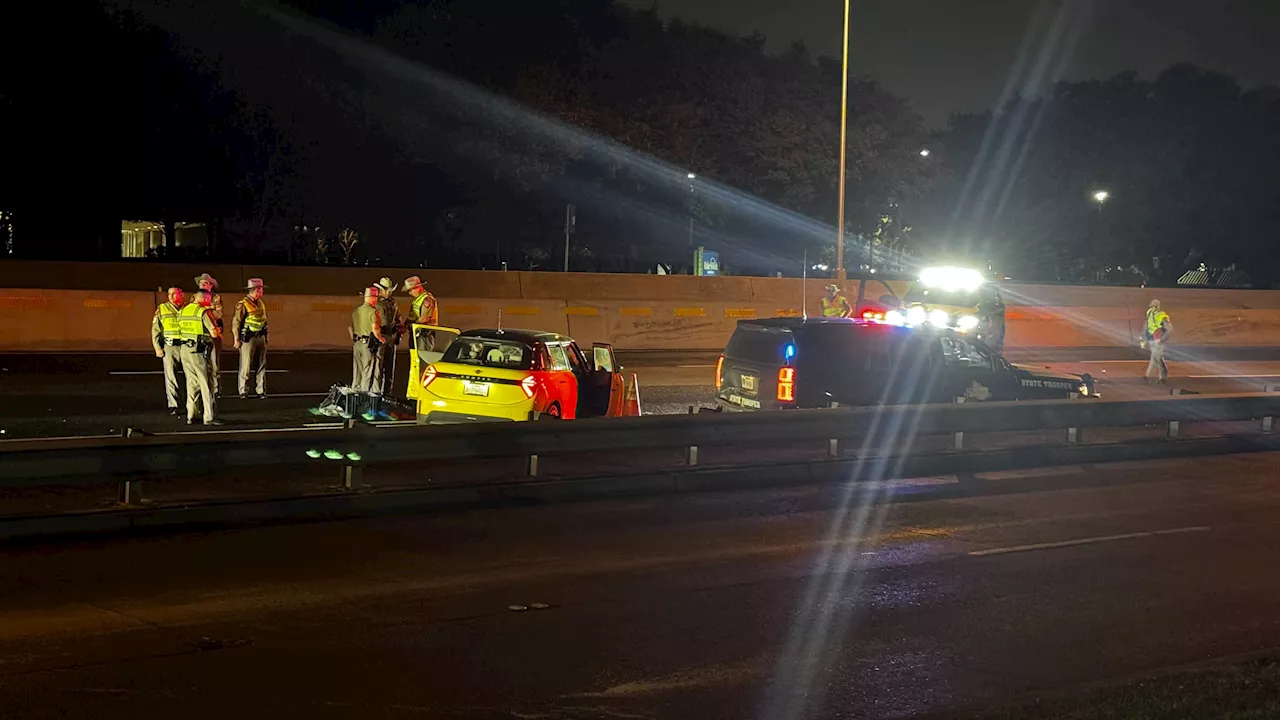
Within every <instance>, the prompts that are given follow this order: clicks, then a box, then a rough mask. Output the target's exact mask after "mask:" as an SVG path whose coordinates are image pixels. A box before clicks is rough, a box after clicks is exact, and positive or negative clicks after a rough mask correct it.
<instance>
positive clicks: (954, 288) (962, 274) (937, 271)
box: [920, 266, 983, 292]
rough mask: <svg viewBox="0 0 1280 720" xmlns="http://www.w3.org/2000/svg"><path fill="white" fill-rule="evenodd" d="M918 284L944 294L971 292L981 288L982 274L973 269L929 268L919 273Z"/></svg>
mask: <svg viewBox="0 0 1280 720" xmlns="http://www.w3.org/2000/svg"><path fill="white" fill-rule="evenodd" d="M920 282H922V283H924V284H925V285H926V286H928V287H931V288H935V289H938V290H942V291H944V292H973V291H974V290H977V289H978V288H979V287H981V286H982V283H983V280H982V273H980V272H978V271H977V270H974V269H973V268H962V267H950V266H947V267H930V268H925V269H924V270H922V271H921V272H920Z"/></svg>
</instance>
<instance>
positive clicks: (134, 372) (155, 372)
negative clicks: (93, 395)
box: [107, 370, 289, 375]
mask: <svg viewBox="0 0 1280 720" xmlns="http://www.w3.org/2000/svg"><path fill="white" fill-rule="evenodd" d="M238 372H239V370H223V371H222V374H223V375H235V374H236V373H238ZM267 372H269V373H287V372H289V371H288V370H268V371H267ZM107 374H108V375H163V374H164V371H163V370H112V371H111V372H109V373H107Z"/></svg>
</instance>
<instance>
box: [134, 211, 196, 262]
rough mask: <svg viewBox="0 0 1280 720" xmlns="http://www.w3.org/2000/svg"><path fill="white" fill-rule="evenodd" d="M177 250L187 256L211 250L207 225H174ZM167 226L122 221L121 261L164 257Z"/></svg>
mask: <svg viewBox="0 0 1280 720" xmlns="http://www.w3.org/2000/svg"><path fill="white" fill-rule="evenodd" d="M174 230H175V232H174V234H175V235H176V236H177V237H175V238H174V243H173V245H174V247H175V248H181V249H182V251H183V252H184V254H192V253H199V252H201V251H203V250H204V249H205V248H207V247H209V232H208V230H207V229H206V228H205V226H204V223H188V222H180V223H175V224H174ZM164 246H165V242H164V223H162V222H159V221H156V220H121V221H120V257H126V258H144V257H155V256H156V255H159V254H163V248H164Z"/></svg>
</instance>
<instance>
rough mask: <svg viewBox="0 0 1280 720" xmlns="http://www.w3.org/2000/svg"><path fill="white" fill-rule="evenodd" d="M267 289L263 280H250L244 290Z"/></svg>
mask: <svg viewBox="0 0 1280 720" xmlns="http://www.w3.org/2000/svg"><path fill="white" fill-rule="evenodd" d="M265 287H266V285H263V284H262V278H249V283H248V284H247V285H245V286H244V289H245V290H253V289H255V288H265Z"/></svg>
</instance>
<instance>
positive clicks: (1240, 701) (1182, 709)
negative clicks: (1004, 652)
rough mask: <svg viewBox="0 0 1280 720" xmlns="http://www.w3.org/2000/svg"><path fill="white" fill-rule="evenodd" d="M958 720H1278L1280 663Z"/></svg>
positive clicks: (1222, 668) (1181, 676)
mask: <svg viewBox="0 0 1280 720" xmlns="http://www.w3.org/2000/svg"><path fill="white" fill-rule="evenodd" d="M953 717H957V718H967V719H970V720H1029V719H1033V718H1054V720H1202V719H1203V720H1209V719H1210V718H1212V719H1213V720H1264V719H1265V720H1272V719H1274V718H1280V658H1277V657H1272V658H1267V659H1262V660H1253V661H1249V662H1246V663H1241V664H1236V665H1213V666H1204V667H1199V668H1195V669H1188V670H1177V671H1172V672H1169V673H1165V674H1161V675H1158V676H1155V677H1151V678H1147V679H1143V680H1137V681H1133V682H1128V683H1124V684H1121V685H1114V686H1108V687H1102V688H1096V689H1093V690H1088V691H1086V692H1083V693H1080V694H1078V695H1073V696H1069V697H1057V698H1052V699H1043V700H1035V701H1031V702H1026V703H1022V704H1019V705H1016V706H1011V707H1006V708H1001V709H998V710H987V711H979V712H973V713H961V714H958V715H955V716H953Z"/></svg>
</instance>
